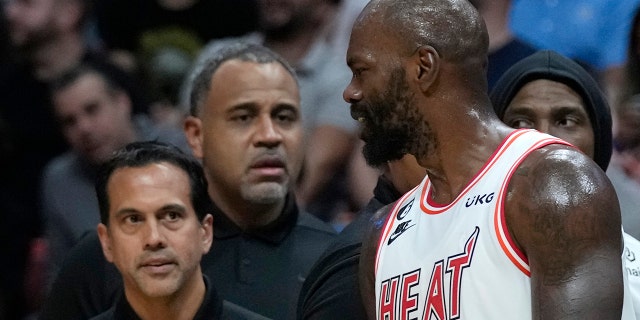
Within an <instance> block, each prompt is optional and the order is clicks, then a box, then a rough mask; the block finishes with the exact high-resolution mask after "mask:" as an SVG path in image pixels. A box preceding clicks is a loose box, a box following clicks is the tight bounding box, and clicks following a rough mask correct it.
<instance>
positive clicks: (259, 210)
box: [221, 199, 285, 231]
mask: <svg viewBox="0 0 640 320" xmlns="http://www.w3.org/2000/svg"><path fill="white" fill-rule="evenodd" d="M284 205H285V200H284V199H283V200H282V201H279V202H278V203H274V204H247V203H244V204H243V205H242V206H238V205H234V206H233V208H229V210H226V211H225V210H224V209H222V208H221V209H222V210H223V212H224V213H225V215H226V216H227V217H229V219H231V221H233V223H235V224H236V225H237V226H238V227H240V229H242V230H245V231H246V230H252V229H260V228H262V227H264V226H267V225H268V224H270V223H272V222H273V221H275V220H276V219H278V217H280V215H281V214H282V213H283V210H284Z"/></svg>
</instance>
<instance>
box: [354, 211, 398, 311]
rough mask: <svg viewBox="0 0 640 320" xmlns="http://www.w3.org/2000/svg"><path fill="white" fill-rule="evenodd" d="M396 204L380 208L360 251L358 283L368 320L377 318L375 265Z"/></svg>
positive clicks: (371, 222) (374, 216) (366, 233)
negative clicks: (387, 221) (389, 216)
mask: <svg viewBox="0 0 640 320" xmlns="http://www.w3.org/2000/svg"><path fill="white" fill-rule="evenodd" d="M393 206H394V203H392V204H390V205H387V206H384V207H382V208H380V209H379V210H378V211H377V212H376V213H375V214H374V215H373V217H371V219H370V220H369V222H370V224H369V227H368V228H367V230H366V231H365V235H364V238H363V241H362V250H361V251H360V264H359V268H358V282H359V283H360V295H361V296H362V303H363V305H364V308H365V310H366V312H367V318H368V319H370V320H373V319H375V318H376V284H375V280H376V279H375V264H376V253H377V252H378V242H379V241H380V237H381V235H382V229H383V228H384V224H385V221H386V220H387V216H388V215H389V212H390V211H391V209H392V208H393Z"/></svg>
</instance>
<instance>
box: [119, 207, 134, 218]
mask: <svg viewBox="0 0 640 320" xmlns="http://www.w3.org/2000/svg"><path fill="white" fill-rule="evenodd" d="M138 213H140V211H138V210H136V209H135V208H122V209H120V210H118V211H117V212H116V218H118V217H122V216H126V215H129V214H138Z"/></svg>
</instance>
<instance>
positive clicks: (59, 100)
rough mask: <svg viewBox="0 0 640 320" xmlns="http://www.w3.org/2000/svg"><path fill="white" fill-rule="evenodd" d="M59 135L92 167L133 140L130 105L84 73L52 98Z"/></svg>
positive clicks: (90, 74)
mask: <svg viewBox="0 0 640 320" xmlns="http://www.w3.org/2000/svg"><path fill="white" fill-rule="evenodd" d="M53 105H54V110H55V113H56V116H57V118H58V120H59V122H60V126H61V129H62V133H63V134H64V136H65V138H66V140H67V143H69V145H70V146H71V148H72V149H73V150H74V151H75V152H78V153H79V154H80V155H81V156H82V157H83V158H85V159H86V160H88V161H89V162H90V163H92V164H100V163H102V162H104V161H105V160H106V159H107V158H108V157H109V156H110V155H111V154H112V153H113V151H115V150H116V149H118V148H120V147H122V146H124V145H125V144H127V143H129V142H133V141H134V140H135V138H136V137H135V131H134V129H133V125H132V123H131V102H130V100H129V98H128V97H127V95H126V94H125V93H124V92H122V91H114V90H111V89H109V88H108V87H107V84H106V83H105V81H104V80H103V78H101V77H100V76H99V75H97V74H95V73H87V74H84V75H82V76H80V77H79V78H78V79H76V80H75V82H73V83H71V84H70V85H68V86H67V87H65V88H63V89H61V90H59V91H57V92H56V93H55V94H54V95H53Z"/></svg>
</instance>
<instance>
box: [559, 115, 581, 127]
mask: <svg viewBox="0 0 640 320" xmlns="http://www.w3.org/2000/svg"><path fill="white" fill-rule="evenodd" d="M578 123H579V121H578V119H575V118H572V117H567V118H564V119H561V120H560V121H558V125H560V126H563V127H575V126H577V125H578Z"/></svg>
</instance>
